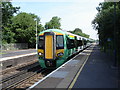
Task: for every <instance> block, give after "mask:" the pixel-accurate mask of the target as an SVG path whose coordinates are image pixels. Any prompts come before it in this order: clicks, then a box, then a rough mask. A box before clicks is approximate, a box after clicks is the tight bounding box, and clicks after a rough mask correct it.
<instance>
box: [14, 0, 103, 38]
mask: <svg viewBox="0 0 120 90" xmlns="http://www.w3.org/2000/svg"><path fill="white" fill-rule="evenodd" d="M100 2H104V0H12V4H13V6H15V7H16V6H17V7H18V6H20V12H27V13H34V14H35V15H37V16H38V17H39V18H40V21H41V24H42V25H45V23H46V22H49V21H50V20H51V19H52V17H53V16H58V17H60V18H61V20H60V22H61V28H62V29H63V30H65V31H73V30H74V29H75V28H80V29H82V32H83V33H86V34H88V35H90V38H92V39H98V35H97V31H95V30H94V29H93V27H92V25H91V22H92V20H93V19H94V18H95V16H96V14H97V10H96V7H97V6H98V5H99V3H100Z"/></svg>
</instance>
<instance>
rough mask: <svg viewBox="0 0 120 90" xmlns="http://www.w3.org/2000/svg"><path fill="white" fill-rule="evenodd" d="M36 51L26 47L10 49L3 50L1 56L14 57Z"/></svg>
mask: <svg viewBox="0 0 120 90" xmlns="http://www.w3.org/2000/svg"><path fill="white" fill-rule="evenodd" d="M30 53H36V50H35V49H25V50H9V51H2V54H1V58H6V57H13V56H18V55H24V54H30Z"/></svg>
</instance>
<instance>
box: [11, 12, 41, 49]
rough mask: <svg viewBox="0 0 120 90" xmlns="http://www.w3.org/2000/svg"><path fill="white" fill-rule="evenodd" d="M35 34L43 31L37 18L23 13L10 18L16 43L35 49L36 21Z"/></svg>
mask: <svg viewBox="0 0 120 90" xmlns="http://www.w3.org/2000/svg"><path fill="white" fill-rule="evenodd" d="M35 19H37V30H38V31H37V33H39V32H40V31H41V30H43V27H42V25H41V24H39V23H40V19H39V17H37V16H36V15H34V14H28V13H25V12H22V13H19V14H18V15H17V16H15V17H13V18H12V22H13V32H14V33H15V34H16V36H15V37H14V38H15V40H16V42H17V43H28V45H29V47H35V43H36V20H35Z"/></svg>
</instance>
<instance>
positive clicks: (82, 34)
mask: <svg viewBox="0 0 120 90" xmlns="http://www.w3.org/2000/svg"><path fill="white" fill-rule="evenodd" d="M68 32H70V33H73V34H77V35H79V36H82V37H86V38H89V35H87V34H85V33H82V30H81V29H79V28H75V30H74V31H68Z"/></svg>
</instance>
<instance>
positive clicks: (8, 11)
mask: <svg viewBox="0 0 120 90" xmlns="http://www.w3.org/2000/svg"><path fill="white" fill-rule="evenodd" d="M1 4H2V24H3V25H4V26H5V25H7V23H11V21H10V19H11V18H12V17H13V14H14V13H17V11H18V10H19V9H20V7H13V6H12V4H11V2H2V3H1Z"/></svg>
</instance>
